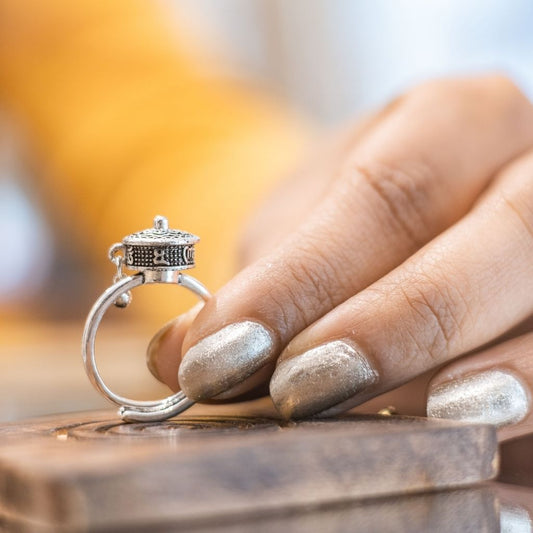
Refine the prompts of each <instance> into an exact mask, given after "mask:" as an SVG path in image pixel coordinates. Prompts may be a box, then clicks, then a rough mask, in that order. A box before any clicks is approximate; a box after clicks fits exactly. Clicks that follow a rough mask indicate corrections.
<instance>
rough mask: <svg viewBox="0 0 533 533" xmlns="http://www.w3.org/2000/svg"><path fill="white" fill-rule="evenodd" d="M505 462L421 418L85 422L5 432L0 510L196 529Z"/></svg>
mask: <svg viewBox="0 0 533 533" xmlns="http://www.w3.org/2000/svg"><path fill="white" fill-rule="evenodd" d="M497 457H498V455H497V442H496V436H495V431H494V429H493V428H491V427H488V426H479V425H465V424H459V423H450V422H444V421H435V420H426V419H420V418H409V417H399V416H392V417H380V416H349V417H348V416H347V417H343V418H338V419H334V420H310V421H304V422H299V423H297V424H295V423H289V424H283V423H281V422H280V421H278V420H274V419H268V418H263V419H261V418H247V417H228V418H218V417H201V416H196V417H194V416H187V415H186V414H183V415H181V416H179V417H177V418H175V419H173V420H170V421H167V422H164V423H157V424H155V423H154V424H123V423H121V422H120V421H119V420H118V419H117V418H116V417H115V415H114V414H113V413H110V412H107V411H103V412H94V413H82V414H76V415H63V416H59V417H48V418H44V419H40V420H35V421H28V422H26V423H16V424H5V425H3V426H0V508H1V509H2V512H3V516H4V519H5V520H7V521H9V522H10V523H17V524H31V527H34V528H37V527H40V528H44V529H43V530H46V527H50V528H52V530H53V531H58V532H59V531H104V530H109V531H120V530H121V529H125V530H128V531H130V530H131V529H132V528H141V529H142V528H143V527H148V528H150V530H154V527H155V526H157V525H158V524H159V525H164V524H167V525H169V524H172V525H173V527H175V528H178V529H179V527H185V526H186V525H187V527H186V529H187V530H188V529H190V528H191V527H192V524H196V526H195V527H200V526H201V524H206V523H211V524H213V523H217V524H220V525H221V526H222V524H223V522H224V521H228V520H230V521H231V520H235V518H236V517H239V519H240V520H244V518H245V517H248V518H249V519H254V517H256V518H257V517H259V516H265V513H267V514H268V516H271V515H270V513H273V512H279V511H280V510H283V509H285V510H286V509H293V508H298V507H301V506H321V505H325V504H336V503H339V502H347V501H354V500H360V499H364V498H374V497H377V496H386V495H394V494H403V495H405V494H410V493H416V492H421V491H427V490H435V489H439V488H449V487H460V486H466V485H473V484H475V483H478V482H480V481H482V480H486V479H490V478H493V477H494V476H495V474H496V470H497V462H498V460H497ZM472 501H473V500H472ZM476 501H477V500H476ZM483 501H485V500H483ZM420 505H421V506H422V507H421V508H424V505H425V504H420ZM428 505H429V504H428ZM431 505H433V504H431ZM431 505H430V507H431ZM483 505H485V504H483ZM354 512H355V511H354ZM362 512H363V511H359V514H360V513H362ZM398 512H399V511H398ZM393 514H394V512H393ZM250 517H251V518H250ZM8 518H9V520H8ZM161 527H163V526H161ZM54 528H55V529H54ZM178 529H176V530H178ZM34 530H36V531H37V529H34ZM167 530H168V529H167ZM413 531H415V530H413Z"/></svg>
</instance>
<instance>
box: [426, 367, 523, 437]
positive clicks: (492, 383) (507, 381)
mask: <svg viewBox="0 0 533 533" xmlns="http://www.w3.org/2000/svg"><path fill="white" fill-rule="evenodd" d="M529 403H530V398H529V393H528V391H527V390H526V389H525V387H524V385H523V384H522V383H521V382H520V380H518V378H516V377H515V376H513V375H512V374H511V373H510V372H506V371H502V370H487V371H485V372H478V373H475V374H470V375H467V376H465V377H463V378H461V379H457V380H454V381H449V382H447V383H443V384H442V385H439V386H437V387H435V388H434V389H433V390H431V391H430V394H429V397H428V403H427V414H428V416H432V417H435V418H450V419H454V420H464V421H467V422H479V423H485V424H493V425H496V426H498V427H501V426H506V425H508V424H513V423H516V422H519V421H520V420H522V419H523V418H524V417H525V416H526V415H527V413H528V412H529V407H530V406H529Z"/></svg>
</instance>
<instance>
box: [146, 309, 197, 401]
mask: <svg viewBox="0 0 533 533" xmlns="http://www.w3.org/2000/svg"><path fill="white" fill-rule="evenodd" d="M203 306H204V303H203V302H198V303H197V304H196V305H195V306H194V307H192V308H191V309H189V311H187V312H186V313H183V314H182V315H180V316H178V317H176V318H175V319H174V320H171V321H170V322H168V323H167V324H165V325H164V326H163V327H162V328H161V329H160V330H159V331H158V332H157V333H156V334H155V335H154V337H153V338H152V340H151V341H150V344H149V345H148V348H147V350H146V366H148V369H149V370H150V372H151V373H152V375H153V376H154V377H155V378H156V379H158V380H159V381H161V382H163V383H165V384H166V385H168V386H169V387H170V388H171V389H172V390H174V391H176V390H178V389H179V385H178V368H179V365H180V361H181V345H182V343H183V339H184V338H185V334H186V333H187V331H188V329H189V328H190V326H191V324H192V323H193V321H194V319H195V318H196V316H197V315H198V313H199V312H200V310H201V309H202V307H203Z"/></svg>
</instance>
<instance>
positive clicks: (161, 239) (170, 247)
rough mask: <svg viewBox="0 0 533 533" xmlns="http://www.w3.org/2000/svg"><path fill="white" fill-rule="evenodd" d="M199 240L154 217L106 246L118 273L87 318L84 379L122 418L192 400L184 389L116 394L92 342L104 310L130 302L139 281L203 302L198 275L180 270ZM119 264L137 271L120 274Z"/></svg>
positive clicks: (149, 415) (159, 416)
mask: <svg viewBox="0 0 533 533" xmlns="http://www.w3.org/2000/svg"><path fill="white" fill-rule="evenodd" d="M198 240H199V239H198V237H196V236H195V235H192V234H190V233H186V232H183V231H180V230H172V229H169V228H168V222H167V220H166V218H165V217H161V216H157V217H155V219H154V227H153V228H150V229H147V230H144V231H140V232H138V233H133V234H131V235H128V236H127V237H124V239H123V240H122V242H121V243H117V244H114V245H113V246H111V248H110V250H109V258H110V260H111V261H112V262H113V263H114V264H115V266H116V268H117V272H116V274H115V276H114V278H113V281H114V283H113V285H111V286H110V287H109V288H107V289H106V290H105V291H104V292H103V294H102V295H101V296H100V297H99V298H98V300H96V302H95V304H94V305H93V307H92V309H91V311H90V312H89V315H88V316H87V321H86V323H85V329H84V331H83V338H82V358H83V362H84V365H85V370H86V372H87V376H88V377H89V380H90V381H91V383H92V384H93V386H94V387H95V388H96V389H97V390H98V391H99V392H100V393H101V394H102V396H104V397H105V398H107V399H108V400H109V401H111V402H112V403H114V404H115V405H118V406H119V410H118V414H119V416H120V417H121V418H122V419H123V420H126V421H128V422H133V421H135V422H154V421H160V420H165V419H167V418H170V417H172V416H175V415H177V414H179V413H181V412H182V411H185V409H188V408H189V407H191V405H193V404H194V402H193V401H192V400H189V398H187V397H186V396H185V394H183V392H177V393H176V394H173V395H171V396H168V397H167V398H164V399H162V400H153V401H140V400H131V399H129V398H125V397H123V396H120V395H118V394H115V393H114V392H113V391H112V390H111V389H110V388H109V387H108V386H107V385H106V384H105V382H104V380H103V379H102V377H101V376H100V374H99V372H98V367H97V365H96V358H95V350H94V343H95V339H96V332H97V330H98V326H99V325H100V322H101V321H102V318H103V317H104V314H105V312H106V311H107V310H108V309H109V307H111V305H115V306H117V307H120V308H125V307H127V306H128V305H129V303H130V302H131V292H130V291H131V290H132V289H134V288H135V287H139V286H140V285H143V284H151V283H171V284H177V285H181V286H182V287H185V288H186V289H189V290H190V291H192V292H193V293H194V294H196V295H197V296H198V297H199V298H201V299H202V300H203V301H207V300H208V299H209V298H210V297H211V295H210V294H209V291H208V290H207V289H206V288H205V287H204V286H203V285H202V284H201V283H200V282H199V281H198V280H197V279H195V278H193V277H192V276H188V275H187V274H183V273H182V272H181V271H182V270H185V269H188V268H193V267H194V265H195V262H194V245H195V243H196V242H198ZM124 266H125V267H126V268H128V269H131V270H137V271H138V272H137V273H136V274H133V275H131V276H125V275H124V273H123V268H124Z"/></svg>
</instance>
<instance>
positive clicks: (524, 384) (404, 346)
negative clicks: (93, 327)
mask: <svg viewBox="0 0 533 533" xmlns="http://www.w3.org/2000/svg"><path fill="white" fill-rule="evenodd" d="M323 144H325V145H326V146H322V147H321V149H320V150H317V153H316V154H315V155H314V157H313V158H311V162H310V164H309V165H307V167H306V168H305V169H304V170H302V172H300V173H298V174H297V175H296V176H294V177H293V178H292V179H291V180H289V181H288V182H287V183H285V184H284V185H283V186H282V187H281V189H280V190H279V191H277V193H275V194H274V195H273V196H272V198H270V200H269V201H268V202H267V203H266V205H265V206H264V207H263V208H262V210H261V211H259V212H258V214H257V215H256V217H255V219H254V220H253V221H252V222H251V224H250V227H249V228H248V231H247V236H246V238H245V244H244V246H243V253H242V256H243V260H244V261H245V262H246V263H249V264H248V266H247V267H246V268H244V269H243V270H242V271H240V272H239V273H238V274H237V275H236V276H235V277H234V278H233V279H232V280H231V281H230V282H229V283H228V284H227V285H225V286H224V287H223V288H222V289H221V290H220V291H219V292H218V293H217V294H215V295H214V297H213V298H212V299H211V300H210V301H209V302H208V303H207V304H206V305H205V307H203V308H202V309H201V310H200V308H195V309H192V310H191V311H190V312H189V313H187V314H185V315H182V316H180V317H178V318H177V319H176V320H174V321H173V322H171V323H169V324H167V326H165V327H164V328H163V329H162V330H161V331H160V332H159V333H158V334H157V335H156V336H155V337H154V339H153V340H152V342H151V344H150V346H149V349H148V360H149V366H150V369H151V370H152V372H153V373H154V374H155V375H156V377H158V378H159V379H160V380H162V381H163V382H165V383H166V384H168V385H169V386H170V387H171V388H172V389H174V390H177V389H178V388H181V389H182V390H183V391H184V392H185V393H186V394H187V396H189V397H190V398H192V399H194V400H196V401H200V402H201V401H209V400H234V399H240V398H243V397H245V396H246V395H248V396H253V395H259V394H263V393H265V391H266V390H268V387H269V389H270V395H271V398H272V400H273V402H274V405H275V406H276V407H277V409H278V411H279V412H280V414H281V415H282V416H283V417H285V418H302V417H308V416H314V415H318V416H329V415H334V414H337V413H341V412H343V411H345V410H347V409H351V408H353V407H356V406H361V405H362V404H366V405H381V406H383V405H387V404H391V403H392V404H395V403H398V404H399V405H400V406H401V405H406V404H408V405H409V409H410V410H411V411H413V412H417V413H424V412H425V411H427V414H428V415H429V416H433V417H440V418H450V419H458V420H468V421H474V422H482V423H491V424H495V425H497V426H498V427H499V428H501V430H500V431H499V434H500V436H501V438H502V439H507V438H511V437H515V436H518V435H520V434H524V433H527V432H530V431H533V414H532V413H531V390H532V389H533V334H531V333H529V331H530V328H529V326H528V327H526V328H524V327H522V328H521V329H520V328H519V327H520V324H523V323H527V322H526V320H527V319H528V317H530V315H532V314H533V299H532V298H531V294H532V292H533V107H532V105H531V104H530V102H529V101H528V100H527V98H526V97H525V96H524V95H523V94H522V93H521V92H520V91H519V90H518V89H517V88H516V86H515V85H514V84H513V83H512V82H511V81H510V80H508V79H507V78H505V77H502V76H498V75H491V76H483V77H475V78H465V79H445V80H436V81H431V82H427V83H424V84H422V85H420V86H418V87H416V88H414V89H413V90H411V91H410V92H409V93H407V94H405V95H404V96H402V97H400V98H398V99H397V100H395V101H394V102H393V103H392V104H390V105H389V106H387V107H386V108H384V109H383V110H381V111H380V112H378V113H377V114H375V115H373V116H371V117H369V118H368V119H367V120H365V121H363V123H362V124H360V125H359V126H358V127H357V128H355V129H352V130H351V131H350V132H349V133H348V134H346V133H344V134H343V135H342V137H341V139H340V140H339V141H337V142H336V143H333V145H329V144H328V143H323ZM510 332H511V333H510ZM513 332H514V333H513ZM415 391H416V393H415ZM406 397H408V401H407V402H406V401H405V398H406ZM376 402H377V403H376ZM402 402H403V403H402Z"/></svg>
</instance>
